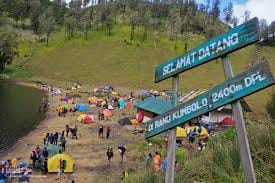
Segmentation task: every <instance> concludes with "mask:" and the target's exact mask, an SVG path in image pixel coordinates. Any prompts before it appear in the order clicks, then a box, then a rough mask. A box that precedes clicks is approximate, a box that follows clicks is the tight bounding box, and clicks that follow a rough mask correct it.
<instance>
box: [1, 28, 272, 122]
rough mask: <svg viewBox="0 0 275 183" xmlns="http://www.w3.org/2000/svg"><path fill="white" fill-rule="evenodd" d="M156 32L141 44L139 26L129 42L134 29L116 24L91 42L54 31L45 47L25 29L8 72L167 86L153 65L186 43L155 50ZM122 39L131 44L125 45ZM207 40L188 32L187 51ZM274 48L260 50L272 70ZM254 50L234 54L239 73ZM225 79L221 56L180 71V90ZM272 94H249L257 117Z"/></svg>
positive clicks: (160, 44)
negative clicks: (157, 77) (69, 37)
mask: <svg viewBox="0 0 275 183" xmlns="http://www.w3.org/2000/svg"><path fill="white" fill-rule="evenodd" d="M152 34H153V33H152V32H149V35H148V40H146V41H144V42H142V41H141V39H142V31H141V28H137V30H136V33H135V36H136V37H135V40H133V41H129V37H130V28H129V27H127V26H118V25H117V26H115V27H114V29H113V31H112V36H111V37H109V36H108V32H107V30H99V31H96V30H93V31H91V32H90V33H89V39H88V40H85V39H84V35H83V34H81V33H78V34H77V35H75V37H74V38H72V40H67V39H66V38H65V33H64V31H63V30H61V31H58V32H57V33H55V34H54V35H53V37H52V38H51V40H50V43H49V46H48V47H47V46H45V44H44V43H37V41H35V39H37V38H34V37H33V36H30V33H26V32H23V33H21V35H22V36H21V37H22V41H21V42H20V46H19V52H20V55H19V58H18V59H16V60H15V61H14V64H13V65H11V66H7V71H6V73H7V74H8V75H9V76H10V77H11V78H15V79H29V80H41V81H44V82H47V83H50V84H52V85H56V86H59V85H62V84H64V83H65V82H67V81H76V80H77V81H81V82H82V83H89V84H96V85H104V84H108V85H112V86H114V87H128V88H130V89H132V90H139V89H142V88H145V89H169V88H171V81H170V79H168V80H166V81H163V82H160V83H158V84H154V68H155V67H156V66H158V65H159V64H161V63H163V62H166V61H167V60H169V59H171V58H173V57H175V56H178V55H180V54H182V53H183V50H184V48H183V47H184V44H183V41H182V40H179V42H178V48H177V50H175V49H174V44H175V43H174V41H171V40H170V39H169V38H168V37H166V36H162V38H161V39H160V40H158V41H157V47H156V48H155V47H154V46H153V38H152V37H153V36H152ZM28 35H29V36H28ZM124 40H127V41H128V42H131V44H132V45H126V44H125V43H124ZM204 41H205V37H204V36H202V35H194V34H190V38H189V40H188V49H191V48H194V47H196V46H197V45H199V44H200V43H202V42H204ZM137 44H138V45H139V46H137ZM274 50H275V49H274V47H266V48H265V49H264V50H263V54H262V56H264V57H265V58H266V59H268V60H269V62H270V64H271V66H272V68H273V71H275V62H274V61H273V60H275V54H273V51H274ZM254 52H255V46H249V47H246V48H244V49H242V50H240V51H237V52H234V53H233V54H231V55H230V58H231V61H232V65H233V70H234V71H235V73H236V74H237V73H240V72H242V71H244V70H245V68H246V66H247V65H248V63H249V62H250V61H251V58H252V55H253V53H254ZM223 81H224V75H223V68H222V63H221V60H220V59H218V60H216V61H212V62H210V63H208V64H205V65H203V66H200V67H198V68H195V69H193V70H192V71H188V72H185V73H183V74H181V76H180V90H181V92H190V91H191V90H194V89H210V88H212V87H214V86H216V85H217V84H219V83H221V82H223ZM271 93H272V89H271V88H269V89H267V90H265V91H262V92H259V93H257V94H254V95H253V96H251V97H247V100H248V103H249V104H250V105H251V107H252V110H253V111H255V114H256V115H257V116H260V117H262V116H264V115H265V111H266V110H265V106H266V104H267V102H268V101H269V100H270V94H271ZM259 114H260V115H259Z"/></svg>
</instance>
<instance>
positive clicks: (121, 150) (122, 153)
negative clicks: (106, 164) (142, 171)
mask: <svg viewBox="0 0 275 183" xmlns="http://www.w3.org/2000/svg"><path fill="white" fill-rule="evenodd" d="M118 151H119V154H120V158H121V161H120V163H121V164H122V163H123V160H124V155H125V151H126V148H125V147H124V146H118Z"/></svg>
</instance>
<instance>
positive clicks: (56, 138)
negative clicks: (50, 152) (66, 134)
mask: <svg viewBox="0 0 275 183" xmlns="http://www.w3.org/2000/svg"><path fill="white" fill-rule="evenodd" d="M53 139H54V140H53V144H54V145H57V141H58V132H55V134H54V137H53Z"/></svg>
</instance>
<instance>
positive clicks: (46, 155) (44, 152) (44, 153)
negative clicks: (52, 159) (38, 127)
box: [42, 147, 49, 159]
mask: <svg viewBox="0 0 275 183" xmlns="http://www.w3.org/2000/svg"><path fill="white" fill-rule="evenodd" d="M42 155H43V157H44V159H48V156H49V152H48V150H47V148H46V147H44V149H43V151H42Z"/></svg>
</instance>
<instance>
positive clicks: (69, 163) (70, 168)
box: [48, 154, 74, 173]
mask: <svg viewBox="0 0 275 183" xmlns="http://www.w3.org/2000/svg"><path fill="white" fill-rule="evenodd" d="M60 159H62V160H65V170H64V172H66V173H70V172H74V160H73V159H72V158H71V157H70V156H69V155H67V154H57V155H55V156H53V157H51V158H49V159H48V172H49V173H53V172H58V169H59V161H60Z"/></svg>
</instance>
